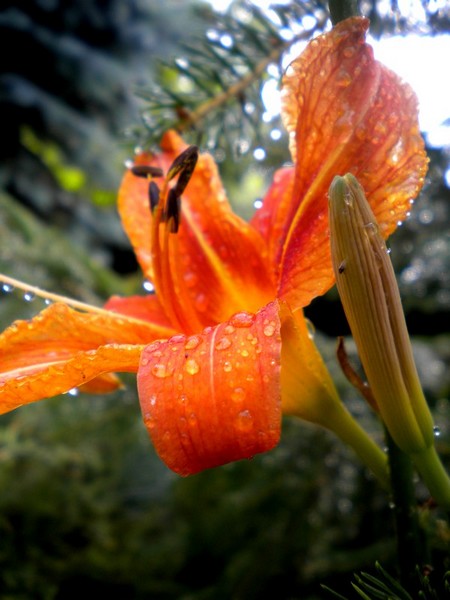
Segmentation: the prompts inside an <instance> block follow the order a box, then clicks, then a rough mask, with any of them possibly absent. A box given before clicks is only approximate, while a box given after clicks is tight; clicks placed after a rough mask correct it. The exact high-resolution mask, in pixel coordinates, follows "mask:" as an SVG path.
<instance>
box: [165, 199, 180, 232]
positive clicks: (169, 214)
mask: <svg viewBox="0 0 450 600" xmlns="http://www.w3.org/2000/svg"><path fill="white" fill-rule="evenodd" d="M180 212H181V199H180V196H178V195H177V194H176V192H175V190H173V189H172V190H169V194H168V196H167V207H166V212H165V215H164V217H165V218H164V221H167V223H169V227H170V233H177V231H178V228H179V226H180Z"/></svg>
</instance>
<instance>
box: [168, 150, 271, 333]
mask: <svg viewBox="0 0 450 600" xmlns="http://www.w3.org/2000/svg"><path fill="white" fill-rule="evenodd" d="M181 211H182V213H181V214H182V217H181V225H180V229H179V232H178V234H177V238H178V239H177V240H176V242H177V243H176V244H174V245H173V246H172V247H171V248H170V251H171V255H170V265H171V270H172V272H173V273H174V287H175V290H174V291H175V294H176V295H177V296H178V297H180V298H181V299H182V300H181V301H180V308H181V310H182V309H183V307H186V305H188V306H189V307H190V308H191V310H192V312H193V313H195V314H196V316H197V319H198V321H199V322H200V323H201V325H203V326H205V325H210V324H215V323H220V322H222V321H224V320H225V319H227V318H228V316H229V315H230V314H231V313H233V312H238V311H240V310H248V311H250V312H255V311H256V310H258V309H259V308H261V307H262V306H264V305H265V304H267V302H269V301H270V300H271V299H273V297H274V296H275V285H274V283H273V279H272V273H271V271H270V268H268V265H267V251H266V245H265V243H264V240H263V239H262V237H261V235H260V234H259V233H258V232H257V231H256V230H255V229H254V228H253V227H252V226H251V225H250V224H249V223H247V222H245V221H244V220H243V219H241V218H240V217H239V216H238V215H236V214H235V213H234V212H233V210H232V208H231V206H230V204H229V203H228V201H227V199H226V196H225V191H224V189H223V187H222V183H221V181H220V177H219V173H218V170H217V166H216V164H215V163H214V160H213V158H212V157H211V156H210V155H208V154H202V155H200V157H199V160H198V163H197V167H196V169H195V171H194V174H193V176H192V178H191V180H190V182H189V184H188V186H187V188H186V191H185V193H184V194H183V197H182V209H181Z"/></svg>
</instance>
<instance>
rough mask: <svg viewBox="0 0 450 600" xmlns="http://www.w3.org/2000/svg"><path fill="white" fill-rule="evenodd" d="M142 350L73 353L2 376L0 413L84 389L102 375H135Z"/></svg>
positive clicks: (113, 348) (113, 347) (127, 347)
mask: <svg viewBox="0 0 450 600" xmlns="http://www.w3.org/2000/svg"><path fill="white" fill-rule="evenodd" d="M143 348H144V346H131V345H121V344H111V345H109V346H100V347H99V348H96V349H95V350H89V351H87V352H78V353H76V352H72V353H70V355H66V357H65V358H63V357H62V355H61V356H60V357H54V359H53V360H51V359H50V357H47V362H46V363H44V362H43V361H42V360H40V361H39V362H38V361H36V363H34V364H33V365H30V366H29V367H27V366H22V367H18V368H17V369H15V370H9V371H7V372H1V373H0V413H5V412H8V411H10V410H13V409H15V408H18V407H19V406H22V405H23V404H28V403H30V402H35V401H37V400H42V399H44V398H50V397H51V396H56V395H58V394H61V393H64V392H67V391H69V390H71V389H72V388H77V387H80V386H83V385H84V384H87V383H88V382H90V381H91V380H95V378H97V377H98V376H99V375H102V374H103V373H108V372H110V371H122V372H125V371H130V372H136V371H137V368H138V364H139V358H140V355H141V352H142V349H143ZM2 371H3V369H2ZM102 382H103V383H104V382H105V380H102ZM95 387H96V386H95V385H94V389H95ZM116 387H117V386H116ZM102 391H104V390H102ZM109 391H110V390H109Z"/></svg>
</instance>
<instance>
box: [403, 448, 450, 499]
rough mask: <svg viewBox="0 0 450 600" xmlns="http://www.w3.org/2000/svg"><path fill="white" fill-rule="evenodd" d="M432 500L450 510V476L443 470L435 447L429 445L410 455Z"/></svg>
mask: <svg viewBox="0 0 450 600" xmlns="http://www.w3.org/2000/svg"><path fill="white" fill-rule="evenodd" d="M412 460H413V462H414V464H415V465H416V467H417V470H418V471H419V473H420V475H421V477H422V479H423V481H424V482H425V485H426V486H427V488H428V490H429V492H430V494H431V496H432V497H433V500H434V501H435V502H436V503H437V504H439V506H441V507H442V508H444V509H446V510H447V511H449V510H450V477H449V475H448V473H447V471H446V470H445V468H444V466H443V464H442V462H441V459H440V458H439V456H438V453H437V452H436V448H435V447H434V445H433V446H430V447H429V448H426V449H425V450H423V451H422V452H419V453H417V454H413V455H412Z"/></svg>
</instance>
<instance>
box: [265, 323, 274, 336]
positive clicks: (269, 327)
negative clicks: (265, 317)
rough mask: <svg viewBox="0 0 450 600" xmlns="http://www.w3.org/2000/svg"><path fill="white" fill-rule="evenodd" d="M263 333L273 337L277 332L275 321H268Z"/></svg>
mask: <svg viewBox="0 0 450 600" xmlns="http://www.w3.org/2000/svg"><path fill="white" fill-rule="evenodd" d="M263 333H264V335H265V336H267V337H271V336H272V335H273V334H274V333H275V325H274V324H273V323H267V325H264V328H263Z"/></svg>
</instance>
